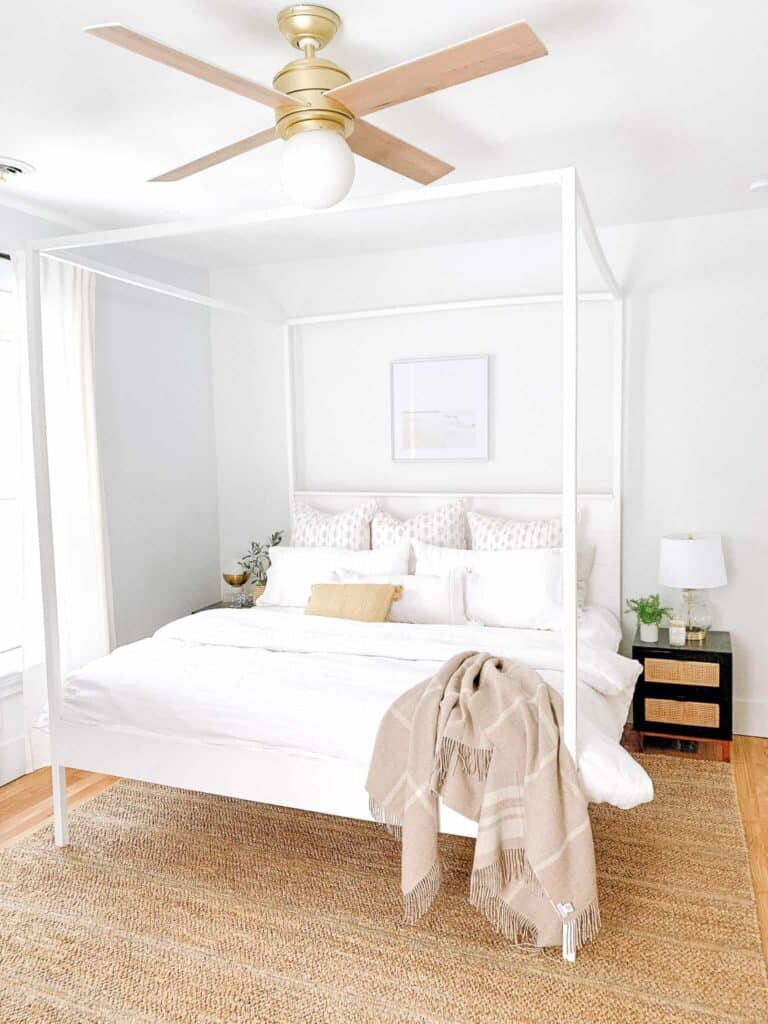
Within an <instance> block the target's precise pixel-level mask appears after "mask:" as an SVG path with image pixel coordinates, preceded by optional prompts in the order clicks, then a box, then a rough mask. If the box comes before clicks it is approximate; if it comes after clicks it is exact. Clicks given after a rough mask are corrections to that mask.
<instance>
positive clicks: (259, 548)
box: [238, 530, 285, 601]
mask: <svg viewBox="0 0 768 1024" xmlns="http://www.w3.org/2000/svg"><path fill="white" fill-rule="evenodd" d="M284 535H285V530H275V532H274V533H273V534H272V535H271V536H270V538H269V540H268V541H266V542H265V543H264V544H260V543H259V542H258V541H255V540H252V541H251V547H250V550H249V551H248V552H247V554H245V555H243V557H242V558H241V559H240V561H239V563H238V564H239V565H240V566H242V568H243V569H245V570H246V571H247V572H249V573H250V576H251V582H252V583H253V584H254V587H253V600H254V601H258V599H259V598H260V597H261V595H262V594H263V593H264V591H265V590H266V588H267V570H268V569H269V567H270V565H271V564H272V562H271V561H270V558H269V549H270V548H276V547H277V545H278V544H280V542H281V541H282V539H283V536H284Z"/></svg>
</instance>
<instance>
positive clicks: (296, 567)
mask: <svg viewBox="0 0 768 1024" xmlns="http://www.w3.org/2000/svg"><path fill="white" fill-rule="evenodd" d="M408 555H409V545H408V544H407V543H406V542H403V543H402V544H395V545H393V546H392V547H390V548H379V550H378V551H350V550H348V549H346V548H296V547H274V548H270V549H269V557H270V559H271V560H272V565H271V566H270V567H269V571H268V572H267V588H266V590H265V591H264V593H263V594H262V595H261V597H260V598H259V599H258V601H257V602H256V603H257V604H258V605H261V606H263V607H265V606H272V607H278V608H280V607H288V608H303V607H304V606H305V605H306V603H307V601H309V597H310V594H311V592H312V584H313V583H326V582H330V581H332V579H333V573H334V571H335V570H336V569H353V570H354V571H356V572H359V573H361V575H363V576H376V575H393V576H400V575H403V574H404V573H406V572H407V571H408Z"/></svg>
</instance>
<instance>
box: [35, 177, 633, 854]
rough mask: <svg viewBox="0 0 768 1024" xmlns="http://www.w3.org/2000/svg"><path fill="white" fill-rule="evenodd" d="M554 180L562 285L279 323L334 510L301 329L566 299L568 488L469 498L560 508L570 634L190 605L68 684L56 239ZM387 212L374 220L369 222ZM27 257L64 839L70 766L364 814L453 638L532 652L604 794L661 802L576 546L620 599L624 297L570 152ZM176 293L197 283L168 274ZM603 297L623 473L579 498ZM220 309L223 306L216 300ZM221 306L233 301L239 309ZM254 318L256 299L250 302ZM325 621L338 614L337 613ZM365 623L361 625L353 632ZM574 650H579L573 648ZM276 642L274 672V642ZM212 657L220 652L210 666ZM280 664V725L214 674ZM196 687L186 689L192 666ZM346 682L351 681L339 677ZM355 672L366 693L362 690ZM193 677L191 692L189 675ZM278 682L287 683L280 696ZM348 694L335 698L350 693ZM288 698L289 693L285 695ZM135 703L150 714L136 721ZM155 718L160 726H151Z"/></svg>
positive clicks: (239, 224) (264, 226)
mask: <svg viewBox="0 0 768 1024" xmlns="http://www.w3.org/2000/svg"><path fill="white" fill-rule="evenodd" d="M541 188H544V189H546V190H548V192H549V193H552V192H554V193H555V194H559V223H560V229H561V239H560V245H559V249H558V251H559V256H560V261H561V266H560V272H559V277H560V281H561V287H560V288H559V290H556V291H552V292H537V293H536V294H530V295H526V294H515V295H507V296H503V295H502V296H493V297H487V296H486V297H483V298H477V299H466V300H452V301H446V302H441V303H431V304H424V305H421V306H418V305H410V306H397V307H385V308H373V309H357V310H348V311H342V312H324V313H320V314H316V315H313V316H295V317H290V318H288V320H287V322H286V323H285V326H284V357H285V359H284V365H285V401H286V407H287V410H288V417H287V422H288V429H287V450H288V462H289V474H288V479H289V489H290V496H291V497H293V496H294V495H296V496H297V497H301V498H302V499H304V500H307V501H309V502H310V503H312V504H315V505H318V506H319V507H321V508H325V509H328V510H338V509H342V508H345V507H348V506H349V505H351V504H354V503H355V502H359V501H360V500H362V498H363V497H364V496H363V495H361V494H359V493H353V492H323V493H317V492H311V493H310V492H307V491H303V490H295V484H296V480H295V473H294V464H295V452H294V441H295V424H294V415H293V403H294V390H295V389H294V384H295V382H294V376H293V348H294V337H295V332H296V331H297V330H299V329H300V328H302V327H303V326H305V325H307V324H311V323H319V322H322V323H329V322H336V321H342V320H345V321H348V320H355V319H358V320H361V321H362V320H365V319H370V318H374V317H396V316H398V315H403V314H410V313H414V312H425V311H434V312H438V311H442V312H446V313H450V311H451V310H454V309H465V308H482V307H488V306H515V305H523V304H531V305H537V304H538V305H544V304H546V305H559V306H560V308H561V310H562V338H561V346H562V438H561V440H562V492H561V493H560V494H517V493H515V494H510V493H491V494H468V495H464V497H465V498H466V499H467V501H469V502H471V503H472V504H473V505H474V507H475V508H477V509H478V510H480V511H483V512H486V513H491V514H502V515H506V516H511V517H516V518H526V517H534V518H535V517H541V516H547V515H553V514H558V513H560V514H561V515H562V536H563V542H562V577H563V597H562V632H561V633H560V632H558V633H555V634H553V633H550V634H549V635H548V636H544V635H543V634H542V632H541V631H538V633H539V635H538V636H536V635H534V632H535V631H529V630H514V629H494V628H486V627H473V626H470V625H467V626H458V627H453V626H452V627H437V626H434V627H432V626H415V627H414V626H410V627H409V626H407V625H404V624H396V623H382V624H376V625H375V626H371V625H368V624H363V623H343V624H342V625H341V626H340V625H339V623H338V621H337V620H326V622H324V623H321V624H320V625H318V620H312V622H311V625H308V624H307V621H306V620H303V619H302V618H301V617H299V616H297V615H296V614H295V613H293V614H292V612H293V611H294V610H291V609H288V610H279V609H265V610H261V609H254V610H252V611H251V610H248V611H230V610H227V611H224V610H221V611H212V612H207V613H203V614H201V615H197V616H194V617H190V618H187V619H180V620H178V621H177V622H175V623H171V624H170V625H169V626H166V627H164V628H162V629H160V630H159V631H158V633H157V634H156V635H155V637H153V638H150V639H147V640H143V641H139V642H138V643H136V644H131V645H127V646H126V647H124V648H120V649H118V650H117V651H115V652H114V653H112V654H110V655H108V656H107V658H103V659H100V660H98V661H95V662H92V663H90V664H89V665H86V666H83V667H82V668H81V669H79V670H78V671H77V672H75V673H74V674H73V675H72V676H71V677H70V680H69V682H68V684H67V686H66V689H65V686H64V681H63V680H62V673H61V670H60V665H61V659H60V653H59V652H60V641H61V638H60V634H59V615H58V608H57V597H56V575H55V570H56V565H55V552H54V531H53V528H52V517H51V500H50V488H49V463H48V444H47V436H46V408H45V389H44V381H43V344H42V336H41V302H40V261H41V259H42V258H45V257H46V256H48V255H54V256H56V257H57V258H63V259H65V260H68V261H73V262H76V263H77V262H80V260H79V257H78V256H77V254H76V253H75V252H74V250H86V249H88V248H98V249H99V250H101V247H106V246H110V245H120V244H121V243H129V244H130V243H147V242H150V241H152V240H174V239H182V240H190V239H196V240H200V239H204V238H205V237H206V234H207V233H211V232H216V231H222V230H223V229H232V230H236V229H240V228H244V227H246V226H247V227H248V230H249V231H252V232H254V233H255V234H254V237H255V238H256V239H259V238H260V237H263V238H265V239H269V240H274V239H275V237H278V236H279V235H280V234H281V233H283V234H285V235H286V237H288V236H289V235H290V232H299V233H301V232H306V233H307V234H308V235H311V234H312V232H313V231H315V230H317V231H321V229H322V228H323V227H324V226H325V225H326V224H333V223H335V222H334V221H333V220H332V219H333V218H347V220H348V222H352V223H354V221H355V218H356V217H357V216H363V217H365V216H366V215H372V216H373V218H374V220H373V221H367V222H366V223H374V224H376V223H378V224H380V225H381V224H385V223H386V217H387V214H388V213H389V212H392V211H399V212H401V213H402V212H407V211H409V210H421V211H422V212H424V211H428V212H429V214H430V215H431V216H432V217H433V218H434V219H435V221H436V222H438V220H439V216H440V212H441V210H444V209H446V208H448V207H450V204H451V203H454V202H456V201H457V200H462V199H464V198H467V197H493V199H494V202H496V201H498V202H499V203H502V202H503V201H504V199H505V198H506V197H508V196H510V195H511V194H512V193H516V194H522V193H523V192H524V191H525V190H529V189H541ZM377 217H378V218H379V220H378V221H377V220H376V219H375V218H377ZM580 236H581V238H582V239H583V241H584V242H585V243H586V246H587V249H588V251H589V253H590V254H591V257H592V259H593V260H594V265H595V267H596V269H597V272H598V274H599V276H600V278H601V279H602V281H603V283H604V290H603V291H593V292H589V293H586V294H582V295H579V288H578V268H577V263H578V245H579V237H580ZM24 256H25V268H26V269H25V281H26V314H27V330H28V336H29V353H30V355H29V361H30V378H31V403H32V414H33V437H34V456H35V472H36V483H37V497H38V503H37V504H38V528H39V545H40V560H41V572H42V587H43V612H44V624H45V652H46V665H47V690H48V703H49V723H50V737H51V750H52V764H53V780H54V785H53V795H54V825H55V841H56V843H57V844H58V845H60V846H64V845H67V843H68V827H67V808H66V799H65V766H69V767H76V768H81V769H89V770H92V771H99V772H104V773H108V774H114V775H118V776H123V777H129V778H136V779H142V780H145V781H149V782H154V783H159V784H164V785H171V786H179V787H184V788H189V789H195V790H202V791H206V792H211V793H216V794H223V795H227V796H234V797H240V798H244V799H249V800H256V801H263V802H267V803H274V804H281V805H286V806H290V807H297V808H302V809H306V810H312V811H320V812H323V813H328V814H338V815H343V816H348V817H356V818H363V819H365V818H367V817H368V809H367V797H366V794H365V792H364V789H363V783H364V779H365V768H366V763H365V762H366V757H365V752H366V749H367V748H368V747H369V746H370V743H371V737H372V735H374V734H375V728H376V725H377V724H378V720H379V718H380V717H381V714H382V713H383V711H384V710H385V708H386V705H387V704H388V703H389V702H390V701H391V700H392V699H393V698H394V697H395V696H397V694H398V693H400V692H402V690H403V689H405V688H407V687H408V686H410V685H412V684H414V683H415V682H418V681H419V680H420V679H422V678H425V677H426V676H428V675H430V674H431V672H432V671H434V665H435V664H437V663H439V662H441V661H443V660H445V658H447V657H450V656H451V654H453V653H455V652H456V651H457V650H462V649H467V648H468V647H475V648H476V649H483V647H486V648H487V649H494V653H502V654H506V653H508V654H510V655H514V656H517V657H521V658H523V659H525V660H528V661H530V663H531V664H533V665H534V667H537V668H539V669H540V670H541V671H542V672H543V674H544V677H545V678H546V679H547V681H548V682H551V683H552V684H553V685H555V686H557V687H558V688H559V689H561V692H562V695H563V698H564V739H565V743H566V744H567V747H568V749H569V750H570V752H571V753H572V754H573V755H574V758H575V759H576V760H577V763H578V765H579V768H580V770H581V772H582V778H583V780H584V782H585V785H586V788H587V790H588V792H589V794H590V796H591V797H592V798H593V799H598V800H599V799H602V800H610V801H611V802H613V803H616V804H618V805H619V806H632V805H634V804H636V803H639V802H642V801H643V800H647V799H649V798H650V795H651V789H650V782H649V780H648V779H647V777H646V776H645V774H644V772H643V771H642V769H641V768H639V766H637V765H635V764H634V762H632V760H631V758H629V757H628V755H626V754H625V752H624V751H621V750H620V748H619V745H618V739H619V738H620V733H621V727H622V725H623V722H624V720H625V717H626V712H627V708H628V704H629V700H630V699H631V693H632V686H633V683H634V674H633V671H632V669H631V665H632V663H630V662H628V661H627V660H626V659H622V658H621V657H620V656H619V655H617V654H616V653H615V652H616V649H617V647H618V642H619V635H620V634H619V633H618V632H617V625H616V621H615V619H614V620H613V623H612V624H611V623H609V622H607V621H606V620H605V619H601V617H600V615H599V614H598V613H595V612H594V610H587V612H588V613H584V614H582V616H581V621H580V618H579V608H578V601H577V542H578V540H579V538H580V539H581V540H582V541H586V542H588V543H590V544H591V545H593V546H594V549H595V552H596V555H595V565H594V570H593V574H592V579H591V595H592V596H591V603H592V604H594V605H598V606H602V607H604V608H607V609H608V610H609V611H610V612H612V613H613V615H614V616H616V617H618V616H619V615H620V610H621V609H620V603H621V477H622V468H621V454H622V442H621V436H622V404H621V395H622V376H623V369H622V349H623V315H622V296H621V292H620V290H619V288H618V286H617V284H616V281H615V279H614V277H613V274H612V273H611V271H610V268H609V266H608V264H607V262H606V259H605V256H604V254H603V252H602V249H601V247H600V244H599V241H598V239H597V235H596V233H595V231H594V228H593V225H592V222H591V219H590V216H589V212H588V210H587V207H586V203H585V201H584V198H583V195H582V192H581V189H580V186H579V182H578V178H577V175H576V172H575V170H574V169H573V168H565V169H562V170H554V171H547V172H541V173H537V174H527V175H519V176H514V177H506V178H499V179H493V180H490V181H481V182H474V183H468V184H458V185H448V186H433V187H432V188H430V189H425V190H421V191H408V192H403V193H396V194H392V195H387V196H380V197H374V198H370V199H361V200H356V201H352V202H348V203H345V204H343V206H340V207H338V208H335V209H333V210H330V211H323V212H321V213H309V212H306V211H297V210H295V209H289V210H277V211H274V210H270V211H263V212H256V213H252V214H247V215H242V216H239V217H230V218H227V219H225V220H224V221H218V222H210V221H207V222H203V221H198V222H184V223H181V224H160V225H153V226H148V227H141V228H126V229H118V230H114V231H106V232H94V233H90V234H84V235H75V236H69V237H65V238H59V239H53V240H51V239H46V240H44V241H41V242H38V243H35V244H32V245H30V246H29V247H28V248H27V250H26V253H25V254H24ZM82 263H83V265H86V266H90V267H91V269H93V270H95V271H96V272H97V273H106V274H109V275H110V276H118V277H121V276H122V279H124V280H128V281H130V282H131V283H134V284H136V285H138V286H139V287H152V288H155V289H156V290H157V285H156V283H153V282H148V281H146V280H140V279H136V278H135V277H133V276H132V275H122V274H121V272H119V271H117V270H115V269H114V268H107V267H104V266H103V265H101V264H95V263H90V262H89V261H88V260H87V259H83V260H82ZM168 294H171V295H174V296H175V297H176V298H179V299H182V300H183V299H191V300H192V301H202V302H204V303H205V302H206V299H205V297H201V296H199V295H191V294H190V293H181V292H180V290H179V289H174V288H169V289H168ZM580 302H590V303H592V302H597V303H608V304H610V305H611V306H612V307H613V308H614V310H615V316H614V318H613V325H614V326H613V333H614V336H613V344H614V346H615V351H614V359H613V371H612V373H613V377H612V381H613V383H612V387H613V396H612V399H613V403H612V413H611V415H612V433H613V456H612V468H611V475H612V482H611V487H610V490H609V491H608V492H606V493H600V494H579V491H578V479H577V461H578V444H577V422H578V387H577V368H578V332H579V328H578V322H579V303H580ZM210 303H211V305H213V306H218V307H219V308H221V306H222V304H221V303H220V302H217V301H216V300H210ZM228 308H230V309H231V308H233V307H232V306H231V305H229V306H228ZM241 312H243V313H244V315H248V311H247V310H245V311H241ZM378 497H379V498H380V501H381V503H382V505H383V506H384V507H385V508H387V509H389V510H390V511H391V512H393V513H394V514H396V515H400V516H407V515H412V514H414V513H415V512H418V511H421V510H422V509H425V508H431V507H435V506H436V505H437V504H439V503H440V502H441V501H444V500H446V499H447V498H448V497H449V496H447V495H442V494H434V493H432V494H430V493H426V492H425V493H418V494H416V493H389V494H383V495H382V494H379V495H378ZM329 623H330V624H329ZM358 627H359V628H358ZM580 648H581V656H580ZM276 653H277V654H279V659H278V662H277V668H276V670H275V655H276ZM211 657H213V658H214V660H215V666H214V665H213V663H210V661H209V663H208V664H206V659H210V658H211ZM267 660H269V662H270V666H271V671H273V672H274V671H276V673H277V677H278V678H279V680H280V687H279V688H275V694H274V700H273V701H272V713H271V714H270V715H269V716H266V718H267V719H269V720H268V721H264V720H260V721H257V720H256V719H257V712H256V711H255V710H254V708H253V707H252V706H250V707H249V704H248V700H247V699H245V700H244V691H243V688H242V686H238V685H228V684H227V685H222V686H221V687H219V688H218V689H217V690H216V692H214V691H213V689H212V686H211V683H212V680H213V679H214V678H215V677H216V673H219V674H221V673H222V672H227V673H231V675H228V678H229V679H230V680H239V681H242V680H243V679H246V678H252V677H253V676H254V675H258V673H259V672H263V671H264V670H265V663H266V661H267ZM184 680H186V681H187V682H188V683H189V681H190V680H194V684H193V685H191V686H189V685H188V686H186V687H184V686H183V685H182V684H183V681H184ZM318 687H320V688H321V689H322V692H323V693H324V696H325V697H326V698H327V699H329V700H330V701H331V703H333V702H334V701H336V703H337V704H340V705H344V706H347V707H348V711H347V713H346V715H345V716H343V717H342V719H341V720H344V721H346V722H347V723H348V730H347V732H348V734H347V736H346V738H345V737H340V736H339V735H338V733H337V734H332V733H331V732H329V731H328V730H327V729H324V727H323V724H322V721H321V719H322V711H321V708H320V706H319V705H318V702H317V699H316V698H317V689H318ZM345 688H346V689H345ZM350 688H353V689H354V691H355V693H354V696H353V698H352V699H351V700H350ZM185 689H186V691H187V693H186V696H185V693H184V690H185ZM277 689H279V690H280V692H279V694H278V693H277ZM340 691H343V698H344V699H343V702H342V701H341V697H340V696H339V694H340ZM286 694H287V695H288V696H286ZM137 708H141V709H143V710H142V711H141V714H142V715H143V716H144V718H143V722H144V727H142V725H141V721H142V719H141V718H140V717H138V718H137V717H136V716H137V714H138V713H139V712H137ZM148 721H151V722H152V723H154V724H152V725H150V726H147V722H148ZM441 828H442V829H443V830H444V831H448V832H452V833H455V834H467V835H470V834H474V824H473V823H472V822H470V821H468V820H467V819H463V818H460V817H459V816H458V815H449V814H448V815H445V816H444V817H443V818H442V819H441Z"/></svg>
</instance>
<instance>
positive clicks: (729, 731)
mask: <svg viewBox="0 0 768 1024" xmlns="http://www.w3.org/2000/svg"><path fill="white" fill-rule="evenodd" d="M632 657H633V658H635V660H636V661H639V662H640V663H641V664H642V666H643V672H642V674H641V676H640V678H639V679H638V681H637V686H636V688H635V697H634V702H633V705H632V718H633V725H634V728H635V731H636V732H637V733H639V735H640V737H641V741H642V738H643V737H645V736H664V737H667V738H669V739H678V740H703V741H708V742H714V743H719V744H720V755H721V758H722V760H723V761H730V759H731V740H732V739H733V721H732V707H733V681H732V680H733V667H732V654H731V634H730V633H727V632H721V631H714V630H710V631H709V632H708V633H707V636H706V639H705V640H702V641H699V642H697V643H696V644H695V645H694V646H687V647H684V648H681V647H675V646H673V645H671V644H670V643H669V634H668V631H667V630H666V629H662V630H660V631H659V640H658V643H655V644H649V643H644V642H643V641H642V640H641V639H640V637H639V636H636V637H635V642H634V644H633V645H632Z"/></svg>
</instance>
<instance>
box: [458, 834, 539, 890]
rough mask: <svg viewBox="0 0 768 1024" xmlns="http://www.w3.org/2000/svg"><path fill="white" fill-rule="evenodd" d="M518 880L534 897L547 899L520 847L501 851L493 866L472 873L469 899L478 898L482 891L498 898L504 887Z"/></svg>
mask: <svg viewBox="0 0 768 1024" xmlns="http://www.w3.org/2000/svg"><path fill="white" fill-rule="evenodd" d="M519 879H522V880H523V881H524V882H525V884H526V885H527V886H528V888H529V889H530V890H531V892H533V893H534V894H535V895H536V896H543V897H544V898H547V893H546V891H545V890H544V887H543V886H542V884H541V882H540V881H539V879H538V878H537V877H536V875H535V874H534V871H533V868H532V867H531V864H530V861H529V860H528V858H527V857H526V855H525V850H524V849H523V847H522V846H515V847H512V848H510V849H506V850H502V851H501V855H500V856H499V858H498V859H497V860H496V861H494V863H493V864H488V865H486V867H484V868H478V869H477V870H476V871H473V872H472V877H471V879H470V883H469V898H470V900H473V899H474V898H475V897H476V896H477V897H479V895H480V893H481V892H482V891H483V890H484V889H485V890H487V891H488V892H490V893H491V894H492V895H494V896H498V894H499V893H500V892H501V890H502V889H503V888H504V886H505V885H508V884H509V882H513V881H518V880H519Z"/></svg>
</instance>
